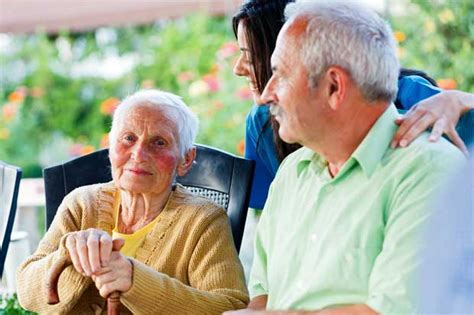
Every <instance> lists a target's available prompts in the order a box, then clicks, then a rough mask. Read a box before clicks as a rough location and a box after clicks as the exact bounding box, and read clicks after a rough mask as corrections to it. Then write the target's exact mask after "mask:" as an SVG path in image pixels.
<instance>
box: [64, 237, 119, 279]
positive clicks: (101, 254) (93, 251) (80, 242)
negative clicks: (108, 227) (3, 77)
mask: <svg viewBox="0 0 474 315" xmlns="http://www.w3.org/2000/svg"><path fill="white" fill-rule="evenodd" d="M123 242H124V241H123V240H122V241H121V242H118V244H120V248H121V246H123ZM66 248H67V250H68V251H69V255H70V257H71V261H72V263H73V265H74V268H75V269H76V270H77V271H78V272H80V273H82V274H84V275H86V276H91V275H92V274H94V273H96V272H98V271H100V270H101V268H102V267H105V266H107V265H108V264H109V262H110V254H111V253H112V250H113V243H112V238H111V237H110V235H108V234H107V233H106V232H104V231H101V230H97V229H88V230H86V231H78V232H75V233H72V234H71V235H69V236H68V238H67V239H66Z"/></svg>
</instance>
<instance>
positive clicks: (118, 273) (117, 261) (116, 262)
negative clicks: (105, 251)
mask: <svg viewBox="0 0 474 315" xmlns="http://www.w3.org/2000/svg"><path fill="white" fill-rule="evenodd" d="M132 273H133V270H132V263H131V262H130V261H129V260H128V259H127V258H126V257H125V256H123V255H122V254H121V253H119V252H116V251H114V252H113V253H112V255H111V261H110V265H109V266H108V267H105V268H102V269H101V271H100V272H98V273H96V274H95V275H93V276H92V280H93V281H94V283H95V286H96V287H97V289H98V290H99V293H100V295H101V296H102V297H104V298H106V297H108V296H109V295H110V294H111V293H112V292H114V291H120V292H126V291H128V290H129V289H130V288H131V286H132Z"/></svg>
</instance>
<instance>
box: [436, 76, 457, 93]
mask: <svg viewBox="0 0 474 315" xmlns="http://www.w3.org/2000/svg"><path fill="white" fill-rule="evenodd" d="M438 86H439V87H440V88H442V89H444V90H454V89H455V88H456V87H457V86H458V84H457V83H456V81H455V80H454V79H451V78H447V79H439V80H438Z"/></svg>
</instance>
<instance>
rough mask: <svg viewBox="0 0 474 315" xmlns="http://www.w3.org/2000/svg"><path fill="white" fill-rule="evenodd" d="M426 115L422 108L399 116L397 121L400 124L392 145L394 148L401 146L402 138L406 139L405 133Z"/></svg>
mask: <svg viewBox="0 0 474 315" xmlns="http://www.w3.org/2000/svg"><path fill="white" fill-rule="evenodd" d="M423 115H424V112H423V111H421V110H416V109H415V110H413V111H410V112H408V113H407V114H406V116H405V117H403V118H399V119H397V120H396V121H395V123H396V124H397V125H400V127H399V128H398V130H397V132H396V133H395V135H394V136H393V140H392V143H391V144H390V146H391V147H392V148H395V147H397V146H398V145H400V146H401V144H402V140H404V136H405V134H406V133H407V132H408V131H409V130H410V129H411V128H412V127H413V125H415V124H416V123H417V121H418V120H419V119H421V117H422V116H423ZM403 144H405V145H408V143H405V142H403Z"/></svg>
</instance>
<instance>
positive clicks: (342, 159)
mask: <svg viewBox="0 0 474 315" xmlns="http://www.w3.org/2000/svg"><path fill="white" fill-rule="evenodd" d="M354 108H355V109H356V110H352V111H351V112H350V113H348V114H346V115H345V116H344V117H343V119H341V121H340V123H339V124H338V125H337V126H335V128H334V132H331V133H328V135H327V136H326V137H325V139H324V143H323V144H322V145H321V144H320V145H317V146H314V147H312V146H311V145H307V147H309V148H310V149H311V150H313V151H314V152H316V153H318V154H319V155H321V156H322V157H323V158H324V159H325V160H326V161H327V162H328V168H329V172H330V175H331V176H332V177H336V175H337V174H338V173H339V171H340V170H341V168H342V167H343V165H344V164H345V163H346V162H347V160H348V159H349V158H350V157H351V155H352V154H353V153H354V151H355V150H356V149H357V147H358V146H359V145H360V144H361V143H362V141H363V140H364V139H365V137H366V136H367V134H368V133H369V131H370V129H371V128H372V127H373V125H374V124H375V123H376V122H377V120H378V119H379V118H380V116H382V114H383V113H384V112H385V110H386V109H387V103H386V102H376V103H373V104H370V105H366V104H359V105H354Z"/></svg>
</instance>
